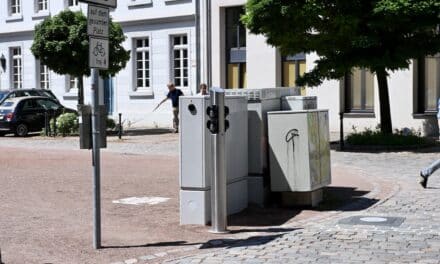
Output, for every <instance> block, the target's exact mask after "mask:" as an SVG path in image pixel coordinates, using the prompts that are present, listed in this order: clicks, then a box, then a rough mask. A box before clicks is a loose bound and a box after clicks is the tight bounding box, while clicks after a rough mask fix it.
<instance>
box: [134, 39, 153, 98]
mask: <svg viewBox="0 0 440 264" xmlns="http://www.w3.org/2000/svg"><path fill="white" fill-rule="evenodd" d="M135 43H136V51H135V52H136V87H137V90H142V89H149V88H150V43H149V39H148V38H142V39H136V40H135Z"/></svg>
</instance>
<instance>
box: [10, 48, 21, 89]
mask: <svg viewBox="0 0 440 264" xmlns="http://www.w3.org/2000/svg"><path fill="white" fill-rule="evenodd" d="M11 53H12V56H11V63H12V65H11V69H12V87H13V88H14V89H20V88H23V74H22V70H23V60H22V55H21V48H20V47H16V48H12V49H11Z"/></svg>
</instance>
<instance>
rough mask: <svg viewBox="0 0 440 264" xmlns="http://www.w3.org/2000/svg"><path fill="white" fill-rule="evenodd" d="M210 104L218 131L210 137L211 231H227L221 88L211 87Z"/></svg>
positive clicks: (223, 120)
mask: <svg viewBox="0 0 440 264" xmlns="http://www.w3.org/2000/svg"><path fill="white" fill-rule="evenodd" d="M210 94H211V106H216V107H217V110H218V123H217V125H218V133H214V134H212V135H211V137H212V153H213V169H214V174H213V177H212V181H211V216H212V217H211V218H212V219H211V222H212V228H211V231H210V232H212V233H226V232H227V229H226V228H227V207H226V145H225V92H224V90H223V89H221V88H211V90H210Z"/></svg>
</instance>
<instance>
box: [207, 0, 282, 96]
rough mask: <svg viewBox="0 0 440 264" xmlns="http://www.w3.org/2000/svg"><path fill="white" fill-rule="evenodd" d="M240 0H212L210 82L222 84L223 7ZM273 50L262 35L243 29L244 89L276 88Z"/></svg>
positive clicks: (240, 0) (276, 75)
mask: <svg viewBox="0 0 440 264" xmlns="http://www.w3.org/2000/svg"><path fill="white" fill-rule="evenodd" d="M245 3H246V1H244V0H226V1H225V0H223V1H221V0H213V1H212V8H211V19H212V22H211V23H212V82H213V85H214V86H223V87H224V86H226V78H225V76H226V70H225V68H226V60H225V56H226V55H225V44H224V41H225V21H224V9H225V8H227V7H233V6H241V5H244V4H245ZM277 56H278V54H277V50H276V49H275V48H273V47H270V46H269V45H267V44H266V39H265V37H263V36H261V35H253V34H249V32H247V36H246V70H247V73H246V74H247V88H267V87H277V86H279V83H280V78H279V76H281V75H280V74H278V73H277V69H278V68H279V67H278V66H277V62H278V59H277Z"/></svg>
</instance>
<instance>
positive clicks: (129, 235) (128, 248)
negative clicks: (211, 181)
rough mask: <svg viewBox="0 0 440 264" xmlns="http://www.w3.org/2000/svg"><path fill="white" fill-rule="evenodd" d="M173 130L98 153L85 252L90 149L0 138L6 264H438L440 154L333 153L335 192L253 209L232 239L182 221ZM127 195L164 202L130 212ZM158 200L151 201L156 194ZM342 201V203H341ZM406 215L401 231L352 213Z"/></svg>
mask: <svg viewBox="0 0 440 264" xmlns="http://www.w3.org/2000/svg"><path fill="white" fill-rule="evenodd" d="M178 149H179V148H178V135H177V134H157V135H142V136H126V137H124V138H123V140H119V139H117V138H116V137H110V138H109V143H108V149H105V150H102V183H101V184H102V185H101V187H102V189H101V194H102V241H103V246H104V249H102V250H99V251H95V250H93V247H92V245H93V243H92V234H93V229H92V167H91V152H90V151H88V150H79V149H78V138H76V137H73V138H56V139H53V138H41V137H28V138H15V137H4V138H0V160H1V163H0V167H1V170H0V186H1V187H2V191H1V192H0V200H1V201H2V203H1V204H0V212H2V214H1V216H0V250H1V257H2V261H3V263H5V264H10V263H20V264H21V263H75V264H77V263H87V264H89V263H118V264H121V263H124V264H129V263H161V262H169V263H199V262H200V263H393V262H394V263H416V262H421V263H440V238H439V235H440V223H439V220H440V219H439V218H440V209H439V206H438V204H439V202H440V195H439V194H440V191H439V190H440V189H439V188H440V176H439V175H436V174H434V175H433V176H432V178H431V179H430V180H429V183H428V186H429V187H430V188H429V189H422V188H421V187H420V185H418V178H417V176H418V171H419V170H420V168H421V167H422V166H426V165H428V164H429V163H430V162H431V161H432V160H434V159H435V158H437V156H438V155H437V153H435V152H433V153H411V152H400V153H348V152H335V151H332V163H333V164H332V173H333V184H332V187H330V188H328V189H327V190H326V192H325V193H326V201H325V202H324V203H323V205H322V206H321V207H320V208H318V209H317V210H302V209H295V208H278V207H277V206H271V207H269V208H266V209H260V208H253V207H252V208H250V209H249V210H246V211H245V212H243V213H240V214H238V215H234V216H233V217H230V218H229V224H230V227H229V228H230V230H231V231H232V232H231V233H230V234H226V235H215V234H210V233H208V232H207V231H208V229H209V227H200V226H180V225H179V204H178V184H179V182H178ZM129 197H150V198H151V197H153V199H156V200H155V201H158V200H157V198H169V200H164V201H163V202H160V203H158V204H154V203H152V204H140V205H127V204H121V203H114V202H113V201H115V200H118V201H122V200H120V199H124V198H129ZM159 200H160V199H159ZM341 201H343V202H341ZM358 215H360V216H382V217H383V216H394V217H403V218H405V220H404V222H403V224H402V225H401V226H399V227H387V226H375V225H368V226H367V225H345V224H340V223H339V220H340V219H345V218H347V217H350V216H358Z"/></svg>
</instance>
